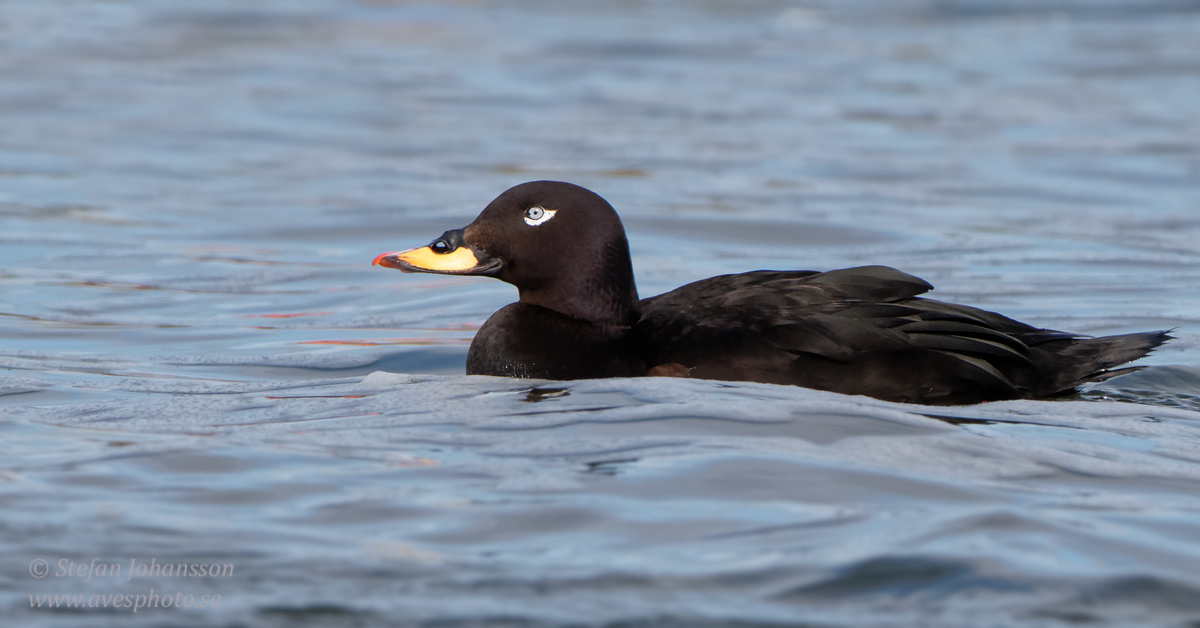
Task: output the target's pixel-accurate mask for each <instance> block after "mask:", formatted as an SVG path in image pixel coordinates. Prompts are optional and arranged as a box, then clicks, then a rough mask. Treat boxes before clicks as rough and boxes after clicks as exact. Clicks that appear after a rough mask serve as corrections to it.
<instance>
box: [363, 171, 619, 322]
mask: <svg viewBox="0 0 1200 628" xmlns="http://www.w3.org/2000/svg"><path fill="white" fill-rule="evenodd" d="M374 263H375V264H376V265H379V266H386V267H388V268H396V269H399V270H402V271H404V272H418V273H438V274H445V275H483V276H487V277H495V278H496V279H500V280H501V281H505V282H508V283H510V284H512V285H514V286H516V287H517V290H518V291H519V292H520V295H521V297H520V300H521V302H522V303H526V304H530V305H537V306H541V307H545V308H548V309H551V310H555V311H557V312H560V313H562V314H566V315H568V316H572V317H575V318H580V319H584V320H588V321H592V322H598V323H603V324H617V325H631V324H632V323H633V322H635V321H636V320H637V316H638V298H637V288H636V286H635V284H634V280H633V266H632V263H631V262H630V259H629V243H628V241H627V240H626V238H625V228H624V226H622V224H621V219H620V218H619V217H618V216H617V212H616V211H614V210H613V208H612V206H611V205H609V204H608V202H607V201H605V200H604V199H603V198H601V197H600V196H599V195H598V194H596V193H594V192H592V191H591V190H588V189H586V188H582V187H580V186H578V185H573V184H571V183H563V182H560V181H533V182H530V183H522V184H521V185H518V186H515V187H512V188H509V189H508V190H506V191H505V192H504V193H503V194H501V195H500V196H498V197H496V199H495V200H494V201H492V202H491V203H490V204H488V206H487V207H486V208H484V210H483V212H482V213H480V214H479V216H478V217H477V218H476V219H475V220H474V221H473V222H472V223H471V224H469V225H467V226H466V227H464V228H462V229H452V230H450V231H447V232H445V233H443V234H442V235H441V236H440V237H438V238H437V239H436V240H434V241H433V242H432V243H430V244H429V245H427V246H422V247H417V248H414V249H409V250H407V251H400V252H396V253H384V254H382V255H380V256H378V257H376V258H375V262H374Z"/></svg>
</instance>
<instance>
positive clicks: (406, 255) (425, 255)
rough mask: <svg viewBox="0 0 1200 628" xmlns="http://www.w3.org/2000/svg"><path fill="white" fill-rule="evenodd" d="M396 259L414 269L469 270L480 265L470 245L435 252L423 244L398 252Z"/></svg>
mask: <svg viewBox="0 0 1200 628" xmlns="http://www.w3.org/2000/svg"><path fill="white" fill-rule="evenodd" d="M396 259H398V260H400V261H402V262H404V263H406V264H408V265H409V266H412V267H413V268H414V269H422V270H440V271H443V272H456V271H458V272H461V271H467V270H471V269H472V268H475V267H476V266H479V259H478V258H476V257H475V254H474V253H473V252H471V249H470V248H469V247H465V246H460V247H458V248H457V249H454V250H453V251H451V252H449V253H435V252H434V251H433V249H431V248H429V247H427V246H422V247H420V248H416V249H410V250H408V251H403V252H400V253H397V254H396Z"/></svg>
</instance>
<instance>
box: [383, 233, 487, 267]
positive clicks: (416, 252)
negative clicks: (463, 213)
mask: <svg viewBox="0 0 1200 628" xmlns="http://www.w3.org/2000/svg"><path fill="white" fill-rule="evenodd" d="M451 233H453V232H447V234H446V235H450V234H451ZM446 235H443V236H442V238H441V239H439V240H437V241H435V242H434V243H433V244H430V245H429V246H421V247H417V248H415V249H409V250H407V251H400V252H397V253H384V254H382V255H380V256H379V257H376V258H375V261H374V262H372V265H373V266H384V267H387V268H395V269H397V270H401V271H403V272H406V273H435V274H439V275H490V274H492V273H494V272H495V271H496V270H498V269H499V268H500V264H501V262H500V260H498V259H496V258H494V257H491V256H490V255H488V254H486V253H484V252H482V251H480V250H478V249H476V248H475V247H472V246H469V245H467V244H465V243H462V242H461V236H459V238H455V239H458V242H455V243H453V244H452V243H450V242H447V240H448V238H447V237H446ZM454 244H458V246H454ZM435 246H436V247H438V248H437V249H435V248H434V247H435Z"/></svg>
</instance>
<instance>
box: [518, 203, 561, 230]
mask: <svg viewBox="0 0 1200 628" xmlns="http://www.w3.org/2000/svg"><path fill="white" fill-rule="evenodd" d="M557 212H558V210H557V209H544V208H542V207H530V208H529V209H527V210H525V224H527V225H529V226H530V227H536V226H538V225H540V224H542V223H544V222H546V221H547V220H550V219H551V218H553V217H554V214H555V213H557Z"/></svg>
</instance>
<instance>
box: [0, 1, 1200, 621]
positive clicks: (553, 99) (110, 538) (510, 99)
mask: <svg viewBox="0 0 1200 628" xmlns="http://www.w3.org/2000/svg"><path fill="white" fill-rule="evenodd" d="M1197 41H1200V7H1198V6H1197V5H1196V4H1195V3H1194V2H1185V1H1179V2H1173V1H1169V0H1168V1H1165V2H1164V1H1157V0H1146V1H1144V2H1116V1H1111V0H1103V1H1096V2H1073V1H1069V0H1061V1H1056V2H1000V1H998V0H997V1H989V0H970V1H968V0H960V1H950V2H935V1H932V0H930V1H925V2H922V1H918V0H906V1H904V2H844V1H843V2H828V3H823V2H810V3H805V4H803V5H797V4H792V3H786V2H771V1H763V2H754V3H739V4H737V5H736V6H735V5H729V4H726V3H691V2H658V3H653V4H645V5H643V4H639V3H626V4H620V5H594V6H592V5H582V4H579V5H575V4H572V5H567V6H562V4H561V3H549V2H547V3H538V2H523V3H503V4H478V5H476V4H474V3H453V4H434V3H430V4H421V3H392V2H372V1H366V0H363V1H361V2H351V1H349V0H340V1H335V0H311V1H299V0H295V1H291V2H288V1H284V0H273V1H269V2H258V3H253V4H246V3H238V2H231V1H230V2H225V1H215V2H206V3H203V4H195V5H192V6H187V7H185V6H184V5H181V4H179V3H174V2H167V1H163V0H159V1H154V0H133V1H125V2H115V1H111V2H62V3H6V4H3V5H0V76H3V77H4V78H3V80H0V111H2V112H3V114H4V115H3V120H4V123H3V125H2V126H0V225H2V227H0V262H2V265H0V269H2V270H0V338H2V339H3V340H2V343H0V412H2V413H3V414H2V415H0V416H2V417H3V419H2V420H0V433H2V434H3V442H4V447H3V451H4V456H3V461H2V462H0V480H3V481H2V482H0V489H2V490H0V504H2V510H0V512H2V513H3V514H2V515H0V531H2V532H0V557H2V558H0V565H2V566H3V567H2V569H0V604H3V606H4V609H5V615H6V616H7V617H8V618H9V619H8V621H9V624H11V625H20V626H37V627H42V626H46V627H49V626H60V625H61V626H110V625H129V624H133V625H143V624H145V625H156V626H161V625H188V626H190V625H205V626H240V625H256V626H259V625H264V626H271V625H278V626H295V625H311V626H317V625H338V626H341V625H360V626H374V625H380V626H383V625H386V626H394V625H412V626H479V625H493V626H526V625H532V626H563V625H573V626H575V625H598V626H717V625H737V626H751V625H789V626H790V625H811V626H865V625H871V626H913V625H922V626H942V625H944V626H1002V625H1017V624H1019V625H1023V626H1066V625H1079V624H1082V625H1101V626H1126V625H1134V624H1136V625H1147V626H1194V625H1197V623H1200V568H1198V567H1197V566H1196V565H1200V542H1198V541H1197V539H1198V538H1200V490H1197V488H1196V486H1197V483H1196V481H1197V479H1198V478H1197V476H1198V475H1200V315H1198V314H1197V312H1200V296H1198V295H1200V290H1198V289H1197V288H1198V287H1200V251H1197V248H1196V245H1195V242H1197V239H1198V238H1200V218H1198V217H1197V213H1196V208H1197V207H1198V206H1200V110H1197V108H1196V107H1195V102H1197V97H1198V96H1200V64H1198V63H1197V61H1196V57H1195V43H1196V42H1197ZM538 178H553V179H563V180H569V181H573V182H576V183H579V184H582V185H585V186H588V187H590V188H592V189H594V190H596V191H597V192H599V193H600V194H602V195H603V196H605V197H606V198H608V199H609V200H610V201H611V202H612V203H613V205H614V206H615V207H616V208H617V209H618V211H619V212H621V214H622V217H623V219H624V220H625V223H626V226H627V228H628V230H629V237H630V242H631V246H632V248H633V253H634V267H635V271H636V272H637V277H638V282H639V289H640V291H641V293H642V294H643V295H651V294H656V293H659V292H663V291H666V290H669V289H671V288H674V287H676V286H678V285H680V284H682V283H685V282H687V281H689V280H693V279H698V278H702V277H707V276H711V275H714V274H719V273H725V272H735V271H744V270H752V269H757V268H811V269H828V268H836V267H842V266H848V265H856V264H864V263H883V264H889V265H893V266H896V267H898V268H901V269H903V270H906V271H909V272H912V273H914V274H917V275H919V276H921V277H923V278H925V279H928V280H929V281H931V282H932V283H934V284H935V285H936V286H937V287H938V288H937V291H936V295H937V296H939V297H940V298H943V299H947V300H954V301H961V302H966V303H970V304H973V305H979V306H983V307H987V308H990V309H995V310H998V311H1001V312H1003V313H1005V314H1008V315H1010V316H1014V317H1016V318H1019V319H1022V320H1026V321H1028V322H1030V323H1034V324H1039V325H1044V326H1049V327H1054V328H1059V329H1066V330H1071V331H1078V332H1083V333H1092V334H1107V333H1122V332H1130V331H1139V330H1149V329H1166V328H1174V329H1175V330H1176V331H1175V332H1174V334H1175V335H1176V336H1177V339H1176V340H1173V341H1172V342H1171V343H1169V344H1168V345H1167V346H1166V347H1164V348H1163V349H1161V350H1159V351H1158V352H1157V353H1155V354H1154V355H1153V356H1151V357H1150V358H1148V359H1146V360H1144V361H1143V364H1146V365H1148V366H1149V368H1147V369H1145V370H1143V371H1141V372H1138V373H1136V374H1134V375H1131V376H1127V377H1124V378H1120V379H1117V380H1113V381H1111V382H1109V383H1106V384H1103V385H1100V386H1093V387H1091V388H1089V389H1088V390H1086V391H1084V392H1083V393H1082V394H1081V395H1080V398H1079V399H1077V400H1072V401H1065V402H1005V403H995V404H985V405H983V406H977V407H966V408H949V409H947V408H922V407H918V406H900V405H894V404H886V403H882V402H876V401H872V400H867V399H862V398H854V397H845V396H839V395H833V394H827V393H819V392H814V391H807V390H801V389H793V388H786V387H773V386H765V385H756V384H735V385H729V384H718V383H713V382H702V381H680V380H611V381H600V382H531V381H517V380H499V379H490V378H467V377H464V376H462V375H461V373H462V368H463V361H464V358H465V353H466V347H467V345H468V344H469V342H470V338H471V336H472V334H473V333H474V330H475V329H476V328H477V327H478V325H479V324H480V323H482V321H483V320H485V319H486V317H487V316H488V315H489V314H490V313H491V312H493V311H494V310H496V309H498V308H499V307H501V306H502V305H504V304H506V303H508V302H510V301H511V300H513V299H514V298H515V295H514V291H513V289H512V288H511V287H509V286H506V285H504V284H500V283H499V282H493V281H489V280H484V279H465V278H454V277H434V276H411V275H402V274H400V273H397V272H394V271H387V270H385V269H380V268H371V267H370V266H369V263H370V260H371V259H372V258H373V257H374V256H375V255H376V254H378V253H380V252H383V251H387V250H395V249H398V248H406V247H408V246H413V245H417V244H423V243H426V242H428V241H429V240H431V239H432V238H433V237H435V236H436V235H438V234H440V233H442V231H444V230H446V229H449V228H453V227H459V226H462V225H464V224H466V223H467V222H469V221H470V220H471V218H472V217H473V216H474V215H475V214H476V213H477V212H478V211H479V210H480V209H481V208H482V207H483V205H484V204H486V203H487V202H488V201H489V200H490V199H491V198H492V197H494V196H495V195H496V194H498V193H499V192H500V191H502V190H503V189H505V188H507V187H508V186H510V185H513V184H515V183H519V182H522V181H526V180H532V179H538ZM93 559H97V562H98V564H101V565H117V566H119V567H120V568H121V570H122V573H121V574H119V575H118V574H115V573H113V570H112V569H109V570H108V571H104V570H103V568H102V569H101V570H100V571H94V572H92V573H91V574H90V575H92V577H91V578H90V579H89V578H87V577H86V576H81V575H80V572H79V568H78V565H79V564H86V565H88V566H89V567H88V569H89V570H90V569H91V567H90V565H91V561H92V560H93ZM37 560H44V561H47V562H46V564H45V566H46V568H47V570H48V571H47V572H46V575H45V577H43V578H35V577H34V576H33V575H31V569H32V570H34V571H37V569H40V567H37V566H35V561H37ZM60 561H65V562H61V563H60ZM151 561H155V562H154V563H153V564H156V565H158V566H159V569H158V571H156V572H154V571H149V569H150V567H149V566H150V565H151ZM72 563H76V566H75V567H74V568H72ZM180 563H183V564H187V565H192V564H217V565H229V566H231V569H232V572H231V573H230V572H224V573H222V575H219V576H204V577H200V576H196V575H187V576H183V577H181V576H178V575H175V574H173V573H172V574H166V575H164V573H163V571H162V568H161V566H162V565H163V564H169V565H174V564H180ZM60 565H62V566H63V568H62V570H63V571H70V572H71V573H70V574H66V573H64V574H62V575H59V571H60ZM139 565H140V566H142V567H144V568H145V569H146V571H143V572H142V573H140V574H139V573H138V572H137V567H138V566H139ZM131 567H132V568H133V569H134V574H133V576H132V577H128V578H126V576H129V575H130V573H129V572H130V568H131ZM151 589H154V590H155V594H156V595H159V597H160V598H161V597H162V594H164V593H168V594H170V595H172V596H173V595H175V594H176V593H178V594H180V595H181V597H180V598H179V599H180V600H181V605H183V606H186V607H187V608H180V609H176V608H145V607H141V608H139V609H138V611H137V612H136V613H134V612H133V609H132V608H131V607H122V608H110V609H100V608H84V609H76V610H71V611H68V610H58V611H50V610H47V609H45V608H41V609H31V608H30V606H31V602H30V596H31V595H34V596H38V595H47V594H49V595H54V594H76V595H83V596H85V598H90V597H91V596H110V598H109V599H110V600H111V599H112V598H111V596H121V597H122V599H123V598H124V597H125V596H130V601H131V603H132V602H136V596H138V595H145V596H148V595H149V591H150V590H151ZM188 595H190V596H192V597H191V598H190V601H189V598H186V596H188ZM215 595H220V596H221V598H220V599H219V600H217V601H216V602H215V603H213V600H212V597H211V596H215ZM202 596H210V597H209V598H208V601H207V602H206V607H205V608H198V605H199V604H201V598H202ZM174 600H175V599H174V598H172V602H171V604H172V606H173V605H174V604H175V601H174ZM96 603H99V598H98V599H97V602H96ZM156 603H157V604H158V605H159V606H162V605H163V604H162V602H161V599H159V600H158V601H157V602H156ZM9 624H6V625H9Z"/></svg>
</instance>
